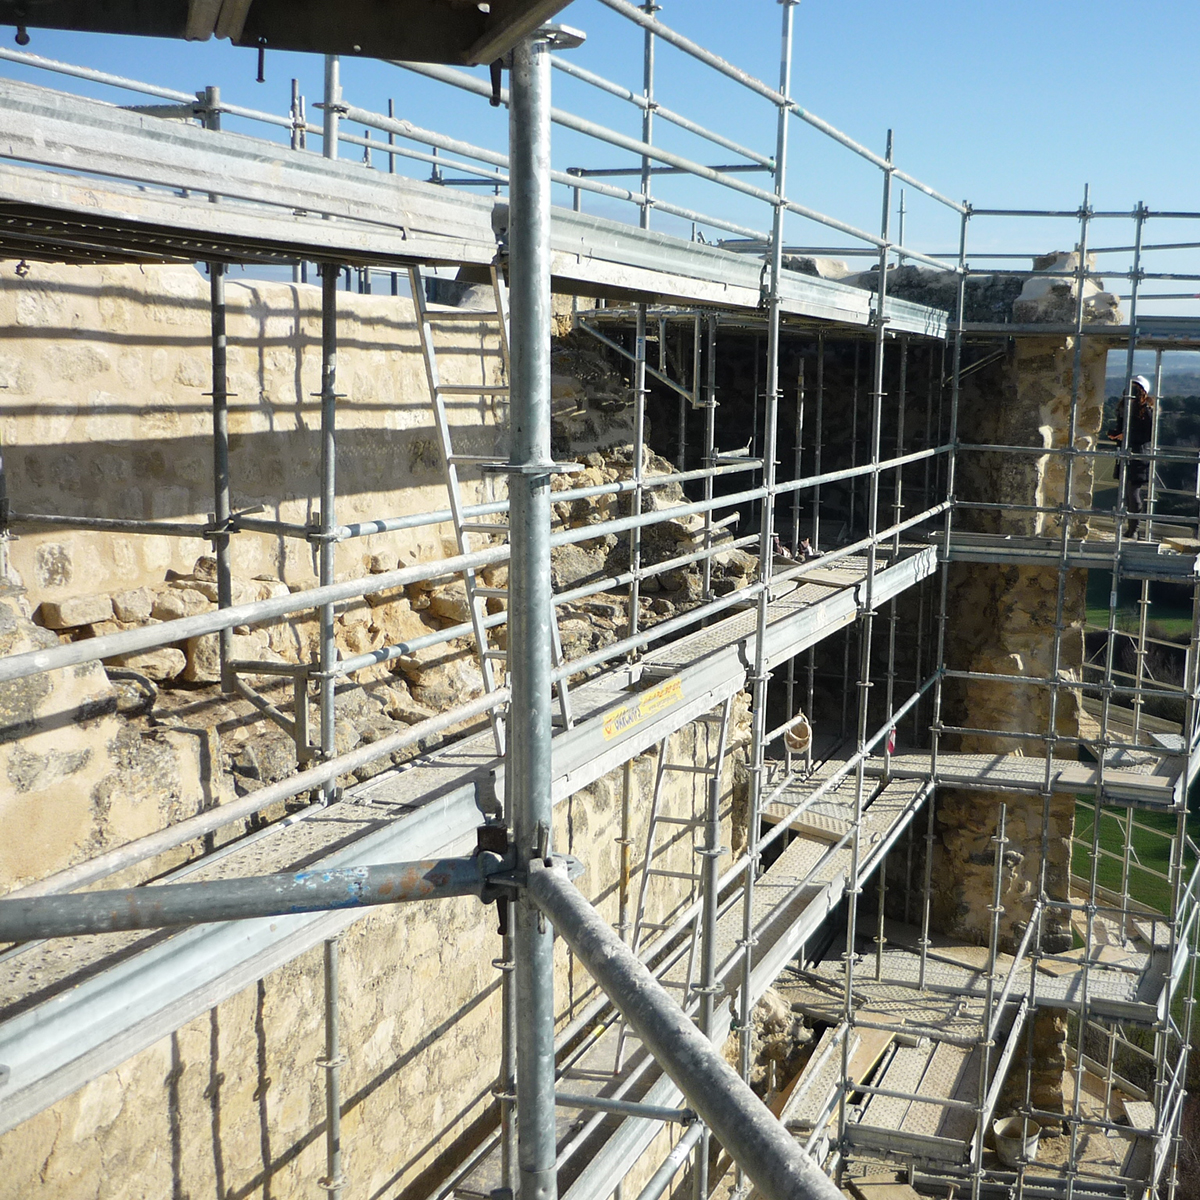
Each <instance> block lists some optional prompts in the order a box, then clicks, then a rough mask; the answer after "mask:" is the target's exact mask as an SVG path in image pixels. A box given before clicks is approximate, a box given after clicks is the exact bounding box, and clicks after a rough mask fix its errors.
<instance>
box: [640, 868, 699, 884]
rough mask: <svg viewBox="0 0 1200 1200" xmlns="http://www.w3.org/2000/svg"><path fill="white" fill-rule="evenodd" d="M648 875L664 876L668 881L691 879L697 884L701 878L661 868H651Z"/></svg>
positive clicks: (685, 872) (684, 872)
mask: <svg viewBox="0 0 1200 1200" xmlns="http://www.w3.org/2000/svg"><path fill="white" fill-rule="evenodd" d="M646 874H647V875H662V876H664V877H665V878H667V879H690V880H692V881H693V882H695V881H696V880H697V879H699V878H700V876H699V875H692V874H691V873H690V872H688V871H666V870H663V869H662V868H661V867H650V868H649V870H647V872H646Z"/></svg>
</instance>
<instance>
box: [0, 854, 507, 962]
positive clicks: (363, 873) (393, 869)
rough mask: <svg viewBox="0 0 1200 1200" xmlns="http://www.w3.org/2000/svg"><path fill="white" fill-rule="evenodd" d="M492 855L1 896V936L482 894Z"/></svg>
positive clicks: (499, 864) (497, 866)
mask: <svg viewBox="0 0 1200 1200" xmlns="http://www.w3.org/2000/svg"><path fill="white" fill-rule="evenodd" d="M506 865H507V864H505V862H504V861H503V860H502V859H501V858H499V857H498V856H497V855H495V854H490V853H484V854H480V855H478V856H476V857H473V858H438V859H428V860H426V861H424V862H400V863H382V864H379V865H378V866H372V867H331V868H328V869H325V870H316V871H288V872H285V873H283V874H279V875H256V876H250V877H248V878H243V879H210V880H204V881H202V882H200V883H169V884H162V885H158V886H153V887H139V888H120V889H116V890H113V891H107V892H81V893H78V894H70V895H65V896H36V897H30V898H26V899H20V900H0V942H27V941H32V940H33V939H34V938H52V937H75V936H77V935H80V934H89V933H119V932H122V931H124V930H130V929H171V928H177V927H180V926H185V925H203V924H206V923H208V922H209V921H244V920H251V919H253V918H255V917H283V916H289V915H291V914H292V913H307V912H324V911H326V910H328V909H335V908H364V907H368V906H371V905H379V904H403V903H407V902H411V901H414V900H442V899H446V898H447V897H450V896H482V894H483V892H484V889H485V888H486V887H488V879H489V876H491V875H495V874H496V873H497V872H499V871H502V870H504V869H505V868H506Z"/></svg>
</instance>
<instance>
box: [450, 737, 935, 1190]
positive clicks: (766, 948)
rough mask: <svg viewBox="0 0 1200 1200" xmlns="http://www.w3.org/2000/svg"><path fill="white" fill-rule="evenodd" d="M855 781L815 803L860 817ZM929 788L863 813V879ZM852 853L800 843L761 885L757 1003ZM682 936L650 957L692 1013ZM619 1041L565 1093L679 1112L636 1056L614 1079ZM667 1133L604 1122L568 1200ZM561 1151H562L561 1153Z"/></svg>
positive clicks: (908, 788) (729, 936) (477, 1185)
mask: <svg viewBox="0 0 1200 1200" xmlns="http://www.w3.org/2000/svg"><path fill="white" fill-rule="evenodd" d="M841 765H842V763H841V761H839V760H837V759H831V760H829V761H828V762H827V763H825V764H822V765H821V767H819V768H818V770H817V771H815V772H814V773H813V775H812V776H811V777H810V778H809V779H808V780H803V781H802V780H795V781H793V782H792V783H790V784H789V786H788V788H787V789H786V791H784V792H783V793H782V795H783V797H784V799H783V800H782V801H781V803H784V804H791V805H793V806H794V805H798V804H802V803H804V802H805V800H806V799H807V798H808V797H809V796H811V794H812V792H813V791H814V790H815V789H816V788H817V787H819V786H820V785H821V784H822V783H824V782H826V781H827V780H828V779H829V778H830V777H831V776H832V774H833V773H834V771H835V770H836V769H837V768H838V767H839V766H841ZM854 788H855V783H854V780H853V778H850V779H847V780H843V781H842V782H841V783H840V784H838V785H837V787H836V788H835V789H833V790H832V791H831V792H828V793H826V796H825V798H824V799H822V800H820V801H817V802H816V803H818V804H820V805H822V807H823V809H829V810H832V811H835V812H837V813H838V814H839V815H840V817H841V818H842V819H843V820H845V819H853V816H854ZM928 796H929V789H928V788H925V787H923V786H920V785H918V784H915V783H911V782H904V781H899V780H897V781H893V782H892V783H891V784H890V785H889V786H888V787H886V788H884V789H883V790H882V791H881V792H879V794H878V795H876V796H874V798H873V799H872V802H871V803H870V805H869V806H868V807H867V808H866V809H865V810H864V812H863V814H862V824H861V827H860V828H861V832H860V861H859V872H860V879H867V878H869V877H870V876H871V875H872V874H873V873H874V871H875V870H876V869H877V868H878V867H879V866H880V865H881V864H882V863H883V861H884V859H885V858H886V856H887V853H888V851H889V850H890V849H891V848H892V847H893V846H894V845H895V843H896V840H897V838H899V837H900V835H901V834H902V833H903V832H904V831H905V830H906V829H907V828H908V826H909V823H910V822H911V821H912V819H913V817H914V816H915V815H916V813H917V812H919V811H920V810H921V808H922V806H923V805H924V803H925V802H926V800H927V799H928ZM852 855H853V849H852V846H851V843H850V839H849V838H848V837H847V838H843V839H841V840H840V841H839V842H837V843H835V844H832V845H831V844H830V842H829V840H828V839H827V838H826V837H824V836H811V837H808V836H805V835H803V834H801V835H800V836H798V837H796V838H794V839H793V840H792V841H791V842H790V844H788V845H787V846H786V848H785V849H784V851H783V852H782V854H780V856H779V857H778V858H777V859H776V860H775V861H774V862H773V863H772V864H771V865H770V866H769V867H768V868H767V869H766V870H765V871H764V872H763V874H762V875H761V876H759V878H758V879H757V880H756V881H755V885H754V896H753V900H752V909H751V914H752V916H751V928H752V934H751V936H752V938H753V941H754V958H753V962H752V968H751V985H750V994H751V997H752V1002H754V1001H757V1000H758V998H759V997H760V996H761V995H762V994H763V992H765V991H766V990H767V988H769V987H771V986H772V985H773V984H774V983H775V982H776V980H777V979H778V978H779V975H780V973H781V972H782V971H783V970H784V969H785V967H786V966H787V964H788V963H789V962H790V961H791V960H792V959H793V958H794V957H795V956H796V954H797V953H798V952H799V951H800V950H801V948H802V947H803V945H804V944H805V942H806V941H807V940H808V939H809V938H811V937H812V935H813V934H814V933H816V931H817V930H818V929H819V928H820V926H821V925H822V923H823V922H824V921H825V919H826V918H827V917H828V916H829V914H830V913H831V912H832V911H833V910H834V909H835V908H836V907H837V906H838V905H839V904H840V903H841V901H842V900H843V898H844V897H845V895H846V889H847V887H848V886H849V873H850V866H851V858H852ZM734 898H735V897H725V898H724V899H723V902H722V913H721V915H720V917H719V919H718V923H717V935H716V961H717V969H716V976H715V983H716V985H717V986H718V987H719V988H720V993H719V1002H718V1004H717V1006H716V1011H715V1015H714V1029H713V1040H714V1041H715V1042H717V1043H718V1044H721V1043H722V1042H724V1041H725V1039H726V1038H727V1037H728V1036H729V1035H730V1033H731V1032H732V1030H733V1019H734V1015H735V1014H734V1008H733V1000H734V993H735V992H736V991H737V989H738V988H739V987H740V986H741V983H742V978H743V976H742V968H743V965H744V961H743V957H742V951H743V948H744V945H745V940H744V930H743V923H742V922H743V916H742V911H741V908H740V906H738V905H736V904H733V903H732V902H731V901H732V899H734ZM690 939H691V933H690V930H688V931H685V934H683V935H681V934H676V935H674V936H673V937H672V936H665V937H664V938H662V939H660V941H659V942H658V943H656V944H652V945H650V946H649V947H648V950H647V956H648V957H649V958H652V959H653V958H658V959H661V960H662V961H664V962H665V963H666V968H665V970H662V971H661V973H660V977H661V979H662V982H663V983H664V985H665V986H667V987H668V988H673V989H675V991H676V992H677V993H678V994H679V995H680V1000H681V1003H682V1004H684V1005H685V1006H690V1007H693V1008H694V1005H695V1000H694V998H692V997H691V996H690V993H689V992H688V991H687V988H688V984H689V982H693V983H694V979H692V978H691V976H690V974H689V966H688V961H687V958H688V956H687V952H686V951H687V943H688V942H689V941H690ZM613 1054H614V1044H613V1039H612V1038H611V1037H610V1036H609V1035H606V1036H605V1037H602V1038H600V1039H598V1040H597V1041H596V1043H595V1044H594V1046H593V1048H592V1049H591V1050H589V1052H588V1053H587V1054H586V1055H583V1056H581V1057H580V1058H579V1059H578V1060H575V1061H574V1062H573V1063H572V1066H571V1068H570V1070H569V1071H568V1072H565V1073H564V1081H563V1085H562V1086H563V1087H564V1088H565V1089H566V1090H569V1091H572V1092H574V1091H578V1090H580V1089H579V1087H578V1086H577V1084H578V1082H579V1081H581V1080H583V1081H588V1080H590V1081H592V1082H593V1084H595V1083H596V1081H602V1084H603V1087H602V1093H603V1094H606V1095H611V1094H614V1093H615V1094H620V1095H625V1094H627V1093H628V1094H636V1095H638V1096H639V1098H640V1100H641V1102H642V1103H644V1104H648V1105H653V1106H656V1107H659V1108H668V1109H669V1108H678V1107H679V1106H680V1105H681V1104H682V1103H683V1099H682V1093H681V1092H680V1091H679V1089H678V1088H677V1087H676V1086H675V1084H674V1083H673V1082H672V1081H671V1080H670V1079H669V1078H668V1077H666V1076H665V1075H663V1074H661V1072H660V1071H659V1069H658V1067H657V1066H656V1065H655V1064H653V1063H648V1062H646V1061H645V1060H644V1059H643V1058H641V1057H639V1056H638V1055H636V1054H633V1053H631V1054H630V1055H629V1056H628V1058H627V1061H626V1062H624V1063H622V1064H621V1066H620V1070H619V1071H618V1072H617V1073H616V1074H615V1075H614V1074H613V1064H614V1058H613ZM660 1129H661V1124H660V1123H659V1122H657V1121H654V1120H650V1119H646V1118H642V1117H636V1116H629V1117H623V1118H622V1117H618V1116H616V1115H612V1116H608V1117H606V1118H605V1119H604V1121H603V1122H602V1123H600V1124H598V1126H597V1128H596V1129H594V1130H593V1131H592V1133H591V1141H590V1142H589V1143H588V1155H589V1160H588V1162H587V1164H586V1165H585V1166H584V1167H583V1168H582V1170H581V1171H580V1172H579V1174H578V1175H577V1176H575V1177H574V1179H573V1182H572V1183H571V1184H570V1186H569V1187H568V1188H567V1189H565V1191H564V1200H585V1198H588V1197H597V1196H602V1195H605V1194H606V1193H604V1192H603V1181H604V1180H605V1179H611V1178H613V1177H614V1176H613V1172H614V1171H619V1170H620V1169H621V1168H622V1166H623V1165H625V1164H628V1163H632V1162H635V1161H636V1160H637V1158H638V1157H639V1156H640V1155H641V1154H642V1153H643V1152H644V1150H645V1149H646V1147H647V1146H648V1145H649V1144H650V1142H651V1141H653V1139H654V1138H655V1136H656V1135H657V1134H658V1132H659V1131H660ZM561 1153H562V1146H561V1145H560V1154H561ZM495 1173H496V1172H495V1163H494V1162H492V1161H484V1162H481V1163H480V1164H479V1165H478V1166H477V1167H476V1168H475V1169H474V1170H473V1171H472V1173H471V1174H470V1175H469V1176H467V1177H465V1178H464V1180H463V1182H462V1184H461V1185H459V1186H458V1188H457V1192H458V1193H459V1194H461V1195H463V1196H475V1195H487V1194H488V1192H487V1183H488V1180H490V1179H492V1178H493V1177H494V1176H495Z"/></svg>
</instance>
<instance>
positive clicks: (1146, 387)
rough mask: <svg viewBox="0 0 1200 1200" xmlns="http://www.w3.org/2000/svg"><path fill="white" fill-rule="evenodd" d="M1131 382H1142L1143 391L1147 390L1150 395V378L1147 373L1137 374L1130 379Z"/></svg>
mask: <svg viewBox="0 0 1200 1200" xmlns="http://www.w3.org/2000/svg"><path fill="white" fill-rule="evenodd" d="M1130 383H1136V384H1140V385H1141V389H1142V391H1143V392H1145V393H1146V395H1147V396H1148V395H1150V380H1148V379H1147V378H1146V377H1145V375H1135V376H1134V377H1133V378H1132V379H1131V380H1130Z"/></svg>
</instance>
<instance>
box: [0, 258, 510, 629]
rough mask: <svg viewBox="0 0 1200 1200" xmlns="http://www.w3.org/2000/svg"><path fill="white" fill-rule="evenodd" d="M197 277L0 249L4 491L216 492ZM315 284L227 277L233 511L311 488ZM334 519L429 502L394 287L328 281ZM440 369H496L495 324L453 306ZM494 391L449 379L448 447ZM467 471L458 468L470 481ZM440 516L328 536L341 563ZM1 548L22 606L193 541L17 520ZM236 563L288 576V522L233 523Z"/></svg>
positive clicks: (139, 505) (161, 495) (167, 559)
mask: <svg viewBox="0 0 1200 1200" xmlns="http://www.w3.org/2000/svg"><path fill="white" fill-rule="evenodd" d="M208 302H209V287H208V281H207V279H206V278H205V277H204V276H202V275H201V274H200V273H199V272H198V271H196V270H194V269H193V268H192V267H187V266H163V267H158V266H146V267H136V266H132V267H125V266H121V267H61V266H48V265H45V264H42V263H33V264H31V265H30V266H29V268H28V274H27V275H25V276H24V277H18V276H17V275H16V274H15V270H14V267H13V265H12V264H11V263H3V264H0V334H2V336H3V341H4V344H3V347H2V348H0V445H2V446H3V452H4V461H5V467H6V470H7V475H8V493H9V496H10V498H11V500H12V505H13V508H14V509H16V510H17V511H20V512H29V513H64V514H68V515H71V516H100V517H115V518H127V519H137V520H151V519H153V520H182V521H201V522H202V521H203V520H204V519H205V515H206V514H207V513H209V512H211V511H212V509H213V499H212V495H213V492H212V488H213V482H212V481H213V467H212V445H211V429H212V420H211V401H210V399H209V398H208V396H207V395H206V393H209V392H211V390H212V376H211V367H210V350H209V343H210V326H209V303H208ZM320 308H321V295H320V288H319V287H313V286H301V285H291V284H281V283H264V282H257V281H256V282H244V283H241V282H237V281H236V277H231V279H230V282H229V284H228V287H227V309H228V333H229V376H228V380H229V391H230V392H231V393H233V395H232V396H231V399H230V401H229V409H230V411H229V431H230V476H231V481H232V493H233V507H234V509H235V511H236V510H240V509H245V508H249V507H252V506H254V505H257V504H261V505H263V506H264V507H265V510H266V511H265V513H263V514H262V515H263V516H266V517H269V518H274V519H278V520H282V521H289V522H296V523H299V524H306V523H307V522H308V520H309V518H310V517H312V516H313V514H314V512H315V511H316V509H317V505H318V500H317V497H318V491H319V487H318V475H319V470H320V446H319V436H318V435H319V429H320V404H319V400H318V398H317V393H319V391H320V360H321V353H320V351H321V326H320ZM338 310H339V314H340V315H339V329H338V334H339V345H338V375H337V388H338V392H339V393H340V394H343V395H344V399H341V400H339V402H338V417H337V420H338V426H339V430H340V433H339V442H338V493H339V498H338V512H337V516H338V520H339V521H342V522H351V521H356V520H364V519H367V518H370V517H379V516H400V515H404V514H408V513H415V512H422V511H428V510H430V509H432V508H442V507H444V504H445V500H444V491H443V490H442V475H441V468H440V463H441V456H440V452H439V450H438V445H437V437H436V432H435V430H434V428H433V423H432V417H431V411H430V406H429V392H428V388H427V386H426V382H425V372H424V366H423V363H422V359H421V354H420V348H419V344H418V342H417V333H416V326H415V324H414V322H413V311H412V304H411V302H410V301H409V300H407V299H404V298H394V297H391V296H362V295H357V294H354V293H351V292H339V293H338ZM442 347H444V350H445V352H444V353H440V354H439V365H440V367H441V369H442V374H443V378H444V379H445V381H446V382H448V383H474V382H480V383H495V382H496V381H497V379H498V376H499V371H500V356H499V352H498V347H497V342H496V336H495V330H494V327H493V326H490V325H487V324H486V323H481V324H480V325H478V326H473V325H470V324H463V323H459V324H456V325H454V326H453V327H451V332H450V333H448V334H443V335H442V336H440V337H439V348H442ZM504 407H505V402H504V401H502V400H499V399H497V398H495V397H469V396H462V397H454V398H453V400H452V402H451V403H450V405H449V408H450V420H451V423H452V425H454V426H455V428H456V436H455V449H456V451H458V452H461V453H463V454H493V453H496V452H497V450H498V448H499V446H498V440H497V434H498V431H499V430H500V429H501V428H502V427H503V425H504V420H505V413H504ZM482 486H483V485H482V484H479V483H471V484H468V487H467V493H468V499H471V498H474V497H475V496H476V495H478V492H479V489H480V487H482ZM446 532H447V530H446V529H441V528H438V527H428V528H425V529H422V530H415V531H411V532H407V533H397V534H381V535H375V536H372V537H369V538H365V539H360V540H358V541H353V542H346V543H342V544H341V545H340V546H339V547H338V553H337V570H338V571H339V572H346V571H355V572H358V571H361V570H362V568H363V566H364V563H365V562H366V561H367V560H368V559H369V557H370V555H372V554H373V553H376V552H379V551H388V552H390V553H394V554H396V555H397V556H403V557H405V558H408V559H410V560H414V561H415V560H419V559H423V558H433V557H437V556H439V555H440V554H441V553H442V541H441V539H442V536H443V534H444V533H446ZM18 533H19V534H20V536H19V537H18V538H17V539H16V540H15V541H14V542H13V543H12V544H11V546H10V558H11V564H12V567H13V568H14V569H15V570H16V572H17V573H18V575H19V576H20V581H21V582H22V583H23V584H24V586H25V587H27V588H28V589H29V593H30V597H31V600H32V602H33V603H34V605H35V606H36V605H37V604H39V603H41V601H43V600H56V601H57V600H62V599H64V598H67V597H70V596H75V595H80V594H85V593H91V592H98V591H114V592H115V591H120V590H123V589H128V588H136V587H139V586H143V585H153V584H158V583H160V582H161V581H162V580H163V578H164V576H165V574H166V572H167V571H168V570H170V569H174V570H176V571H180V572H184V573H186V572H187V571H189V570H190V569H191V566H192V564H193V563H194V562H195V560H196V558H197V557H198V556H199V555H200V554H202V553H204V551H205V549H206V548H207V547H206V543H204V542H202V541H198V540H191V539H170V538H165V537H146V536H139V535H132V534H96V533H76V532H67V531H61V530H60V531H55V532H46V531H44V530H41V529H34V528H32V527H23V528H19V529H18ZM232 556H233V566H234V571H235V573H237V574H239V575H242V576H245V577H247V578H252V577H254V576H258V575H269V576H271V577H272V578H275V579H282V580H285V581H286V582H288V583H304V582H307V581H309V580H311V579H312V578H313V577H314V575H315V567H314V562H313V558H312V552H311V550H310V548H309V546H308V545H307V544H306V543H305V542H303V541H297V540H295V539H289V540H287V541H281V540H280V539H278V538H275V537H269V536H266V535H255V534H247V533H243V534H239V535H238V536H237V537H235V538H234V539H233V542H232Z"/></svg>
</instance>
